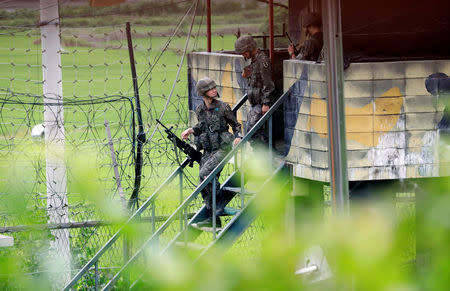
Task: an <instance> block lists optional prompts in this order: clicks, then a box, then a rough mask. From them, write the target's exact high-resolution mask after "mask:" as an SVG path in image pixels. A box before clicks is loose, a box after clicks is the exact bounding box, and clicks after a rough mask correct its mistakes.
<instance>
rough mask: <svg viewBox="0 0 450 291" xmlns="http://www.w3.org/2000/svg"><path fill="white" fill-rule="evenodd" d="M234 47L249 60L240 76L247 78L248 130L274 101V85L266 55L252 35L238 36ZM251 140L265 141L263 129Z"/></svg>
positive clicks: (270, 66)
mask: <svg viewBox="0 0 450 291" xmlns="http://www.w3.org/2000/svg"><path fill="white" fill-rule="evenodd" d="M234 47H235V50H236V52H237V53H238V54H241V55H242V56H243V57H244V59H245V60H249V59H250V60H251V63H250V65H248V66H246V67H245V68H244V70H243V72H242V77H244V78H246V79H247V80H248V87H247V97H248V101H249V102H250V105H251V108H250V110H249V112H248V115H247V123H246V129H247V131H249V130H250V129H251V128H252V127H253V126H254V125H255V124H256V122H258V120H259V119H260V118H261V117H262V116H263V115H264V114H265V113H266V112H267V110H269V107H270V106H271V105H272V104H273V102H274V99H273V96H272V91H273V90H274V89H275V85H274V83H273V81H272V65H271V63H270V60H269V59H268V58H267V56H266V55H265V54H264V53H263V52H262V51H260V50H259V49H258V47H257V46H256V42H255V40H254V39H253V37H251V36H249V35H246V36H241V37H239V38H238V39H237V40H236V42H235V44H234ZM252 141H262V142H264V143H265V142H266V141H267V137H266V135H265V133H264V130H263V129H260V130H258V131H257V133H256V134H255V135H254V136H253V140H252Z"/></svg>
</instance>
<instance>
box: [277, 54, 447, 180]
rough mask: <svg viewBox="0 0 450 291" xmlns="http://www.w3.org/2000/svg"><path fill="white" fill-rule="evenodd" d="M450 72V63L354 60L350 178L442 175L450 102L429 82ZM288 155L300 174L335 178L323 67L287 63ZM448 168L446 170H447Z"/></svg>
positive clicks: (348, 89)
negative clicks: (442, 133)
mask: <svg viewBox="0 0 450 291" xmlns="http://www.w3.org/2000/svg"><path fill="white" fill-rule="evenodd" d="M436 72H444V73H446V74H449V73H450V61H414V62H389V63H387V62H384V63H359V64H358V63H353V64H351V65H350V67H349V68H348V69H346V70H345V84H344V94H345V114H346V118H345V121H346V131H347V161H348V174H349V179H350V180H351V181H358V180H379V179H399V178H419V177H436V176H439V175H443V173H442V171H445V169H447V170H446V171H447V172H446V173H448V168H449V164H448V161H447V162H446V164H445V165H442V163H441V164H440V163H439V161H440V160H439V151H438V144H439V133H438V130H437V127H436V126H437V124H438V123H439V121H440V120H441V118H442V116H443V109H444V106H443V105H442V104H441V103H440V102H439V96H434V95H432V94H430V93H429V92H428V91H427V89H426V87H425V80H426V79H427V78H428V77H429V75H431V74H433V73H436ZM290 86H294V87H293V91H292V92H293V93H292V94H291V96H290V98H289V101H288V102H287V103H286V104H285V125H286V128H285V136H286V142H287V144H288V147H289V151H288V155H287V157H286V160H287V161H288V162H291V163H293V164H294V175H295V176H298V177H302V178H307V179H312V180H318V181H328V180H329V171H328V152H327V148H328V146H327V142H328V140H327V111H326V95H327V93H326V84H325V67H324V65H323V64H315V63H312V62H300V61H295V60H294V61H284V89H285V90H287V89H288V88H289V87H290ZM440 171H441V173H440Z"/></svg>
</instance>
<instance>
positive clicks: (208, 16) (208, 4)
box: [206, 0, 211, 53]
mask: <svg viewBox="0 0 450 291" xmlns="http://www.w3.org/2000/svg"><path fill="white" fill-rule="evenodd" d="M206 37H207V42H208V52H209V53H210V52H211V0H206Z"/></svg>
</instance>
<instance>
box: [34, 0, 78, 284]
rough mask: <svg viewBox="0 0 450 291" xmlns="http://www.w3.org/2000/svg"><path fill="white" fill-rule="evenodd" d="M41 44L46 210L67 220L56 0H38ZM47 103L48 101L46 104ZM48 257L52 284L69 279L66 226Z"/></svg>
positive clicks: (60, 220)
mask: <svg viewBox="0 0 450 291" xmlns="http://www.w3.org/2000/svg"><path fill="white" fill-rule="evenodd" d="M39 26H40V32H41V46H42V89H43V95H44V127H45V144H46V151H45V155H46V179H47V213H48V217H49V223H68V222H69V209H68V201H67V185H66V183H67V173H66V165H65V148H64V147H65V138H64V108H63V91H62V72H61V38H60V28H59V11H58V0H41V1H40V23H39ZM49 104H50V105H49ZM51 232H52V235H53V236H54V238H55V239H54V240H51V241H50V257H51V258H53V259H52V261H54V262H56V265H55V266H54V268H55V270H54V271H58V272H59V271H60V270H67V271H66V272H63V273H58V275H55V276H54V277H55V280H54V286H53V287H54V288H55V289H59V288H61V287H62V286H64V284H65V283H66V282H68V281H69V280H70V270H71V253H70V241H69V230H68V229H61V230H52V231H51Z"/></svg>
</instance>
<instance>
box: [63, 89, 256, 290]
mask: <svg viewBox="0 0 450 291" xmlns="http://www.w3.org/2000/svg"><path fill="white" fill-rule="evenodd" d="M246 101H247V94H245V95H244V96H243V97H242V98H241V99H240V100H239V101H238V102H237V103H236V104H235V105H234V106H233V108H232V111H233V113H236V112H237V111H238V110H239V109H240V108H241V107H242V105H243V104H244V103H245V102H246ZM189 162H190V161H189V159H185V160H184V161H183V162H182V163H181V164H180V165H179V166H178V167H177V168H176V169H175V170H174V171H173V172H172V174H170V176H169V177H168V178H167V179H166V180H165V181H164V182H163V183H162V184H161V185H160V186H159V187H158V189H156V190H155V191H154V192H153V194H152V195H151V196H150V197H149V198H147V200H146V201H145V202H144V203H143V204H142V205H141V207H139V209H138V210H136V212H134V213H133V215H131V216H130V218H129V219H128V220H127V221H126V222H125V223H124V224H123V225H122V226H121V227H120V228H119V230H118V231H117V232H116V233H115V234H114V235H113V236H112V237H111V238H110V239H109V240H108V242H107V243H106V244H105V245H104V246H103V247H102V248H101V249H100V250H99V251H98V252H97V253H96V254H95V255H94V256H93V257H92V258H91V259H90V260H89V261H88V262H87V263H86V264H85V265H84V267H83V268H81V269H80V270H79V271H78V273H77V274H76V275H75V276H74V277H73V278H72V279H71V280H70V282H69V283H67V285H66V286H64V288H63V290H64V291H66V290H69V289H70V288H71V287H72V286H73V285H75V283H76V282H77V281H78V280H79V279H80V278H81V277H82V276H83V275H84V274H85V273H86V272H87V271H89V269H90V268H91V267H92V266H94V265H96V264H97V262H98V260H99V259H100V258H101V256H102V255H103V254H104V253H105V252H106V251H107V250H108V249H109V248H110V247H111V246H112V245H113V244H114V242H116V241H117V239H119V237H120V236H121V235H122V234H123V232H124V229H125V227H126V226H127V225H128V224H130V223H131V222H132V221H133V220H134V219H135V218H137V217H138V216H139V215H140V214H141V213H142V212H144V211H145V210H146V209H147V208H148V206H150V205H151V204H152V203H153V202H154V201H155V200H156V198H157V197H158V196H159V194H160V191H161V190H163V189H164V188H165V186H166V185H167V184H168V183H170V182H171V181H172V180H173V179H174V178H175V177H176V176H177V175H178V174H180V173H182V171H183V169H184V168H185V167H186V166H187V165H188V164H189ZM169 218H170V217H169Z"/></svg>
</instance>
